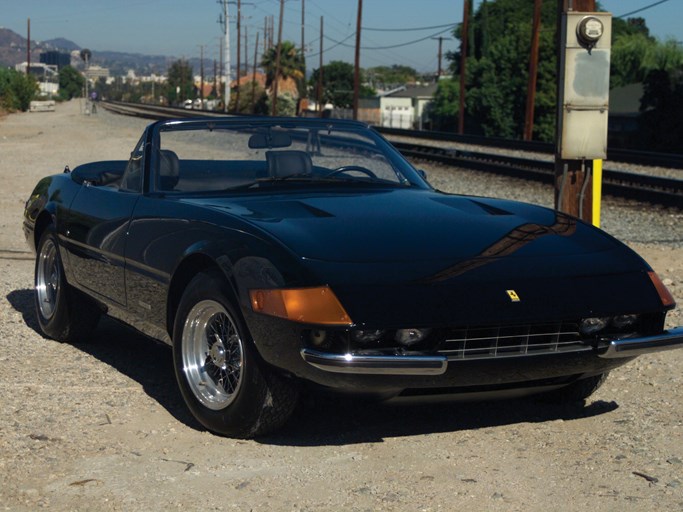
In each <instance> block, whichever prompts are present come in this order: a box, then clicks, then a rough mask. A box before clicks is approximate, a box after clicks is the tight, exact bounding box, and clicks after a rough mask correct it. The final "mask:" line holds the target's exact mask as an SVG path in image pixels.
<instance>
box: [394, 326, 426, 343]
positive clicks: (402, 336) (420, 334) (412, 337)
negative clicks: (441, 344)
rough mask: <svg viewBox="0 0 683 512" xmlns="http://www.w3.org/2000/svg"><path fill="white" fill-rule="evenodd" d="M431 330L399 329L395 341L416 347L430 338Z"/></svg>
mask: <svg viewBox="0 0 683 512" xmlns="http://www.w3.org/2000/svg"><path fill="white" fill-rule="evenodd" d="M430 332H432V330H431V329H399V330H398V331H396V336H395V337H394V339H395V340H396V341H398V342H399V343H400V344H401V345H405V346H409V345H414V344H415V343H418V342H420V341H422V340H423V339H425V338H426V337H427V336H429V333H430Z"/></svg>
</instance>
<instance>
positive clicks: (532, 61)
mask: <svg viewBox="0 0 683 512" xmlns="http://www.w3.org/2000/svg"><path fill="white" fill-rule="evenodd" d="M541 3H542V0H534V20H533V23H532V25H531V56H530V58H529V79H528V82H527V92H526V116H525V118H524V140H531V139H532V138H533V132H534V104H535V103H536V77H537V75H538V39H539V33H540V30H541Z"/></svg>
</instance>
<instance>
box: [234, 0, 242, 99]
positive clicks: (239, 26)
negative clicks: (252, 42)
mask: <svg viewBox="0 0 683 512" xmlns="http://www.w3.org/2000/svg"><path fill="white" fill-rule="evenodd" d="M241 22H242V0H237V80H236V81H237V91H235V112H239V111H240V75H241V74H242V63H241V62H240V53H241V50H242V48H241V46H240V44H241V41H242V23H241Z"/></svg>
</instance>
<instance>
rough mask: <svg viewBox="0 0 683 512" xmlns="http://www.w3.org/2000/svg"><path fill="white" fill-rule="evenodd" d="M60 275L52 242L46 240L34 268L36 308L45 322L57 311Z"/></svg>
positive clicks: (57, 256) (55, 249)
mask: <svg viewBox="0 0 683 512" xmlns="http://www.w3.org/2000/svg"><path fill="white" fill-rule="evenodd" d="M61 279H62V273H61V268H60V265H59V255H58V254H57V246H56V245H55V243H54V241H53V240H52V239H50V238H48V239H47V240H46V241H45V243H44V244H43V246H42V247H41V249H40V254H39V255H38V264H37V266H36V294H37V296H38V297H37V298H38V307H39V308H40V313H41V315H42V316H43V318H45V320H48V321H49V320H50V319H51V318H52V316H53V315H54V314H55V311H56V309H57V297H58V296H59V291H60V286H61V284H60V283H61Z"/></svg>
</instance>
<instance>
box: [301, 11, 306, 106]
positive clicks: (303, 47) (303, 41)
mask: <svg viewBox="0 0 683 512" xmlns="http://www.w3.org/2000/svg"><path fill="white" fill-rule="evenodd" d="M305 5H306V0H301V58H302V59H303V66H304V69H303V70H302V71H303V73H304V77H303V81H304V85H303V87H302V88H301V90H302V93H303V95H304V96H303V97H304V98H305V97H306V41H305V39H304V35H305V33H304V22H305V20H306V18H305V16H306V11H305Z"/></svg>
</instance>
